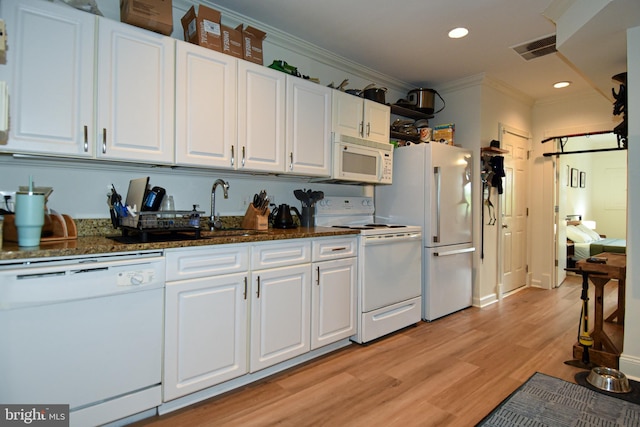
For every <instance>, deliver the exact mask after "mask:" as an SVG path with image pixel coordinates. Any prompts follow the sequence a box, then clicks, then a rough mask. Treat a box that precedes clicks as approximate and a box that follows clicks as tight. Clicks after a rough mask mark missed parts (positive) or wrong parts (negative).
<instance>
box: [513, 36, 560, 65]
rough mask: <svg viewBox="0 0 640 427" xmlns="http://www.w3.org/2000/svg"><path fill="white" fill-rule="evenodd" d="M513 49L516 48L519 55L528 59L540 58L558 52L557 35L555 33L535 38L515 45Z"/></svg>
mask: <svg viewBox="0 0 640 427" xmlns="http://www.w3.org/2000/svg"><path fill="white" fill-rule="evenodd" d="M513 50H515V51H516V52H517V53H518V55H520V56H521V57H522V58H524V59H525V60H526V61H530V60H532V59H535V58H540V57H541V56H545V55H550V54H552V53H554V52H556V35H555V34H553V35H551V36H547V37H544V38H542V39H538V40H533V41H530V42H527V43H523V44H521V45H518V46H514V47H513Z"/></svg>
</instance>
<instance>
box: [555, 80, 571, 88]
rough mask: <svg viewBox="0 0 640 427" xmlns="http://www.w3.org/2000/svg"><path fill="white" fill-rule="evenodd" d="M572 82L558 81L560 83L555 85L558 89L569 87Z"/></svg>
mask: <svg viewBox="0 0 640 427" xmlns="http://www.w3.org/2000/svg"><path fill="white" fill-rule="evenodd" d="M570 84H571V82H568V81H565V82H558V83H554V84H553V87H555V88H556V89H562V88H563V87H567V86H569V85H570Z"/></svg>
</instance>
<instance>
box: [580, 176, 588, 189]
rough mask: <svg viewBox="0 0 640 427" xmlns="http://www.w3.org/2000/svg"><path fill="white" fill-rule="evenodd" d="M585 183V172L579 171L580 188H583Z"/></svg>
mask: <svg viewBox="0 0 640 427" xmlns="http://www.w3.org/2000/svg"><path fill="white" fill-rule="evenodd" d="M586 185H587V173H586V172H580V188H584V187H586Z"/></svg>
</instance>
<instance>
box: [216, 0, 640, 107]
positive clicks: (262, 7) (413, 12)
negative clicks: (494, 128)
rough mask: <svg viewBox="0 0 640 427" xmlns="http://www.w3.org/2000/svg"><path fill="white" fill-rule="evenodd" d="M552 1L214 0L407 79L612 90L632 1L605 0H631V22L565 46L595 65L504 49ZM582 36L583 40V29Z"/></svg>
mask: <svg viewBox="0 0 640 427" xmlns="http://www.w3.org/2000/svg"><path fill="white" fill-rule="evenodd" d="M558 1H559V0H428V1H427V0H396V1H390V0H346V1H345V0H323V1H300V0H263V1H255V0H212V2H213V3H214V4H216V5H219V6H221V7H223V8H227V9H229V10H232V11H235V12H238V13H240V14H242V15H245V16H247V17H250V18H252V19H255V20H256V21H259V22H262V23H265V24H267V25H269V26H271V27H274V28H277V29H279V30H281V31H284V32H286V33H289V34H291V35H293V36H296V37H298V38H300V39H302V40H305V41H307V42H309V43H312V44H314V45H317V46H319V47H322V48H324V49H327V50H328V51H330V52H333V53H335V54H338V55H340V56H342V57H345V58H349V59H351V60H353V61H355V62H357V63H359V64H362V65H365V66H367V67H369V68H371V69H373V70H376V71H378V72H381V73H384V74H387V75H389V76H392V77H394V78H396V79H399V80H402V81H405V82H407V83H408V84H409V86H415V87H433V88H438V87H441V86H442V85H444V84H446V83H449V82H452V81H455V80H458V79H461V78H465V77H469V76H474V75H477V74H480V73H485V75H486V76H487V77H490V78H492V79H494V80H498V81H500V82H502V83H504V84H506V85H507V86H511V87H513V88H515V89H517V90H519V91H521V92H522V93H524V94H526V95H528V96H530V97H531V98H533V99H544V98H549V97H553V96H558V95H565V94H571V93H576V92H579V91H585V90H587V89H589V88H590V87H595V86H597V87H598V88H599V90H600V91H601V92H602V93H603V94H605V95H608V96H609V97H610V92H611V88H613V87H616V88H617V84H616V83H615V82H613V81H612V80H611V76H613V75H615V74H618V73H620V72H623V71H626V43H625V40H626V39H625V37H624V29H625V28H627V27H621V26H622V25H629V24H630V23H634V22H635V23H636V25H637V22H639V21H640V8H639V7H638V6H637V5H640V2H638V1H637V0H611V2H612V3H613V2H617V3H627V5H625V6H628V5H631V7H632V8H633V11H632V12H633V13H632V14H631V15H632V16H633V15H634V14H636V13H637V16H635V17H634V18H633V19H632V20H631V21H632V22H629V20H627V22H619V23H617V24H615V25H614V26H611V22H616V21H615V20H607V21H604V20H602V21H603V22H600V23H598V25H602V26H603V27H602V28H601V30H599V31H600V36H605V37H609V36H611V38H610V42H607V39H606V38H605V39H602V40H599V43H598V45H597V46H594V45H593V44H589V45H586V46H580V45H579V44H578V46H577V47H576V46H574V45H575V44H576V43H573V44H572V46H570V50H571V52H573V53H574V54H575V53H576V52H577V53H579V55H578V56H580V58H581V60H582V61H583V64H581V66H585V64H586V66H587V67H590V68H593V70H591V71H590V70H584V69H580V71H578V70H577V68H576V66H575V64H572V63H571V62H570V61H567V58H566V57H565V55H564V53H563V55H560V54H558V53H556V54H551V55H548V56H544V57H541V58H537V59H533V60H531V61H525V60H524V59H522V58H521V57H520V56H519V55H518V54H517V53H516V52H515V51H514V50H513V49H512V47H513V46H515V45H519V44H523V43H526V42H529V41H532V40H537V39H539V38H542V37H544V36H548V35H550V34H555V32H556V27H555V24H554V23H553V22H551V21H550V20H549V19H547V18H546V17H545V16H543V12H545V10H546V9H547V8H548V7H549V6H550V5H551V4H552V3H554V2H558ZM458 26H464V27H467V28H468V29H469V31H470V33H469V35H468V36H467V37H466V38H463V39H459V40H452V39H449V38H448V37H447V32H448V31H449V30H450V29H452V28H454V27H458ZM598 28H600V27H598ZM596 32H598V31H596ZM267 38H268V34H267ZM582 38H583V39H585V40H586V42H588V39H589V37H582ZM561 49H562V48H561ZM598 49H600V50H598ZM569 56H571V55H569ZM584 57H586V59H585V58H584ZM598 58H600V60H598ZM602 58H606V60H607V61H602V60H601V59H602ZM282 59H284V60H286V58H282ZM569 59H570V58H569ZM292 65H295V64H292ZM301 71H302V72H303V73H304V72H305V70H301ZM560 80H570V81H572V82H573V85H572V86H570V87H569V88H567V89H563V90H558V89H553V87H552V85H553V83H555V82H557V81H560Z"/></svg>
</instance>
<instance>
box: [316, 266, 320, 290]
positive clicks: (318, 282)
mask: <svg viewBox="0 0 640 427" xmlns="http://www.w3.org/2000/svg"><path fill="white" fill-rule="evenodd" d="M316 268H317V269H318V270H317V272H318V279H317V280H316V285H318V286H320V266H318V267H316Z"/></svg>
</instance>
